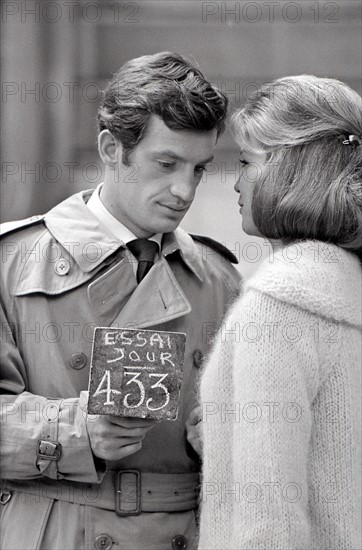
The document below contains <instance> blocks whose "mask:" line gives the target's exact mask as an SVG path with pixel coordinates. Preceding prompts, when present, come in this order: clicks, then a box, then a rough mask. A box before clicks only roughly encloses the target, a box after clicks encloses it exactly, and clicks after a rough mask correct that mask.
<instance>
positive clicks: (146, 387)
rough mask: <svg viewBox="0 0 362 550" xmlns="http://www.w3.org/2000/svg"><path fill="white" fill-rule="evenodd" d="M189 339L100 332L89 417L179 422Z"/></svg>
mask: <svg viewBox="0 0 362 550" xmlns="http://www.w3.org/2000/svg"><path fill="white" fill-rule="evenodd" d="M185 344H186V334H184V333H181V332H166V331H154V330H129V329H125V328H124V329H123V328H117V329H113V328H103V327H97V328H95V331H94V341H93V349H92V358H91V371H90V377H89V399H88V412H89V413H90V414H112V415H116V416H127V417H135V418H155V419H166V420H176V418H177V412H178V402H179V397H180V391H181V380H182V367H183V363H184V355H185Z"/></svg>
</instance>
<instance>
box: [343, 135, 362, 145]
mask: <svg viewBox="0 0 362 550" xmlns="http://www.w3.org/2000/svg"><path fill="white" fill-rule="evenodd" d="M361 141H362V139H361V138H360V137H359V136H355V135H354V134H350V135H349V136H348V139H345V140H344V141H342V143H343V145H352V147H358V146H359V145H361Z"/></svg>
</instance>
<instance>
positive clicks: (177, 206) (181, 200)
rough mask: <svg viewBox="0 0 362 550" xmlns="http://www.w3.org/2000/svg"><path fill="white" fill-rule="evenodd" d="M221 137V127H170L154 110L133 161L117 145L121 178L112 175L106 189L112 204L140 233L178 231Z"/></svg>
mask: <svg viewBox="0 0 362 550" xmlns="http://www.w3.org/2000/svg"><path fill="white" fill-rule="evenodd" d="M216 137H217V132H216V130H212V131H210V132H203V133H199V132H196V131H191V130H170V129H169V128H168V127H167V126H166V125H165V123H164V122H163V120H162V119H161V118H159V117H157V116H155V115H152V117H151V118H150V121H149V124H148V128H147V131H146V134H145V136H144V137H143V138H142V140H141V141H140V143H139V144H138V145H137V146H136V147H135V148H134V149H133V150H132V151H131V153H130V155H129V162H130V166H128V167H125V166H124V165H122V147H121V146H120V145H119V146H118V148H117V164H118V169H117V168H116V174H119V178H117V177H115V178H114V180H110V179H109V180H106V181H105V183H104V186H103V189H102V194H101V199H102V201H103V203H104V204H105V206H106V208H108V209H109V210H110V212H111V213H112V214H113V216H114V217H116V218H117V219H118V220H119V221H120V222H121V223H123V224H124V225H125V226H126V227H127V228H128V229H130V230H131V231H132V232H133V233H134V234H135V235H136V236H137V237H149V236H150V235H153V234H154V233H169V232H170V231H173V230H174V229H176V227H177V226H178V225H179V223H180V222H181V220H182V218H183V217H184V216H185V214H186V212H187V211H188V209H189V208H190V206H191V204H192V201H193V199H194V197H195V192H196V188H197V186H198V184H199V183H200V180H201V177H202V173H203V171H204V169H205V165H206V163H207V162H210V161H211V160H212V158H213V151H214V148H215V145H216Z"/></svg>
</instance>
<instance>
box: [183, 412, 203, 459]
mask: <svg viewBox="0 0 362 550" xmlns="http://www.w3.org/2000/svg"><path fill="white" fill-rule="evenodd" d="M201 421H202V408H201V405H199V406H197V407H195V408H194V409H192V411H191V412H190V416H189V417H188V419H187V422H186V437H187V441H188V442H189V443H190V445H192V447H193V449H194V450H195V451H196V452H197V454H198V455H199V456H201V453H202V438H201V426H202V422H201Z"/></svg>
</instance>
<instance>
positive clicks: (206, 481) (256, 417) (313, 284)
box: [199, 241, 362, 550]
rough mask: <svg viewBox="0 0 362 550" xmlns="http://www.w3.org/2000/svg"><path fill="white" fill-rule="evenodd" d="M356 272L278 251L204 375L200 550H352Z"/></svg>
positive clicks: (352, 264) (360, 328)
mask: <svg viewBox="0 0 362 550" xmlns="http://www.w3.org/2000/svg"><path fill="white" fill-rule="evenodd" d="M361 286H362V283H361V264H360V262H359V260H358V258H357V256H355V255H354V254H352V253H350V252H348V251H346V250H344V249H341V248H339V247H337V246H334V245H332V244H326V243H322V242H318V241H298V242H296V243H294V244H290V245H288V246H284V247H280V248H279V249H278V250H276V251H275V254H274V256H273V257H271V258H269V259H266V260H265V262H264V263H263V265H262V266H261V267H260V269H259V270H258V272H257V273H256V274H255V275H254V276H253V277H252V278H251V279H250V280H249V281H248V282H247V283H246V285H245V289H244V292H243V294H242V296H241V297H240V298H238V300H237V301H236V302H235V303H234V304H233V306H232V308H231V310H230V311H229V314H228V316H227V318H226V319H225V320H224V322H223V324H222V326H221V329H220V331H219V333H218V335H217V337H216V338H215V342H214V347H213V350H212V352H211V354H210V356H209V360H208V363H207V365H206V368H205V370H204V373H203V376H202V379H201V387H200V399H201V402H202V407H203V422H202V430H203V442H204V458H203V478H202V497H201V524H200V539H199V549H200V550H201V549H202V550H223V549H225V550H237V549H244V550H256V549H260V550H261V549H263V550H266V549H268V550H273V549H275V550H281V549H285V550H294V549H298V550H300V549H313V550H317V549H344V550H346V549H356V550H357V549H360V548H362V541H361V517H362V515H361V511H362V508H361V466H362V464H361V426H362V418H361V395H362V392H361V388H362V385H361V352H362V320H361V305H362V293H361Z"/></svg>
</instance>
